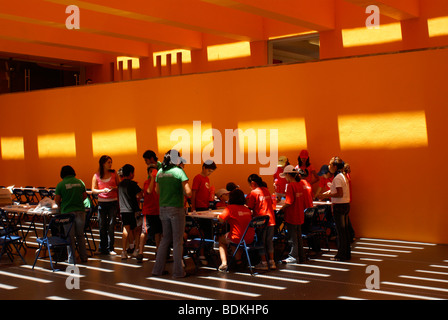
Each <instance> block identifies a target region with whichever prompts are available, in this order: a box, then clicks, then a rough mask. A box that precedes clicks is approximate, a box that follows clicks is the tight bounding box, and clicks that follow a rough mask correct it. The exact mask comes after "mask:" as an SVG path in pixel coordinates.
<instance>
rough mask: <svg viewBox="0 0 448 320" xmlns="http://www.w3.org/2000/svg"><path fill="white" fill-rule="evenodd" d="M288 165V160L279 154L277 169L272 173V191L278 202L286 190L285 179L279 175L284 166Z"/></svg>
mask: <svg viewBox="0 0 448 320" xmlns="http://www.w3.org/2000/svg"><path fill="white" fill-rule="evenodd" d="M287 165H289V160H288V158H287V157H285V156H280V157H279V158H278V164H277V171H276V172H275V174H274V192H275V196H276V197H277V202H280V201H281V200H282V198H283V197H284V196H285V191H286V179H285V178H282V177H280V174H281V173H282V172H283V170H284V169H285V167H286V166H287Z"/></svg>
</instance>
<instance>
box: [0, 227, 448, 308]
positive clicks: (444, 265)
mask: <svg viewBox="0 0 448 320" xmlns="http://www.w3.org/2000/svg"><path fill="white" fill-rule="evenodd" d="M94 232H95V237H96V241H98V230H94ZM33 241H35V239H33V237H32V235H31V234H30V235H29V236H28V238H27V242H28V246H30V248H28V251H27V255H26V261H27V264H23V263H22V261H21V260H20V258H18V257H16V258H15V259H14V261H13V262H12V263H11V262H10V261H9V259H8V258H7V257H6V256H3V257H2V259H1V261H0V299H2V300H46V299H69V300H140V299H143V300H153V304H157V302H154V301H173V302H174V301H177V303H179V301H184V300H189V301H191V300H208V299H211V300H218V301H220V302H223V301H229V300H232V301H234V302H235V301H242V300H244V301H252V302H256V301H265V302H266V303H273V304H274V303H276V302H278V303H280V302H282V303H283V302H285V301H289V305H290V300H352V299H355V300H359V299H368V300H415V299H416V300H426V299H448V246H446V245H435V244H427V243H418V242H402V241H394V240H381V239H368V238H361V239H358V240H357V241H356V242H355V243H353V247H352V248H353V249H352V250H353V252H352V260H351V261H349V262H334V261H330V258H331V257H332V256H333V255H334V254H335V249H334V243H331V245H330V246H331V247H332V248H331V249H330V250H331V251H330V252H326V251H324V252H323V254H322V255H320V256H319V257H318V258H317V259H313V260H310V261H309V262H308V263H306V264H288V265H281V264H279V265H278V268H277V270H274V271H267V272H260V273H259V274H258V275H256V276H251V275H250V274H249V272H248V270H242V271H240V272H235V271H232V272H230V273H220V272H218V271H216V269H214V268H213V267H212V266H206V267H202V268H201V269H200V270H199V272H198V273H197V274H195V275H192V276H189V277H187V278H183V279H176V280H175V279H172V278H171V276H170V275H166V276H162V277H152V276H151V270H152V267H153V265H154V258H155V254H154V251H155V247H154V246H146V249H145V250H146V251H145V252H144V262H143V263H137V261H136V260H135V259H128V260H121V258H120V255H119V254H120V253H121V251H120V250H118V249H117V253H118V255H117V256H109V255H95V256H94V257H92V258H90V259H89V261H88V262H87V263H83V264H77V267H78V268H79V272H80V274H79V276H78V277H76V278H69V277H68V276H69V274H67V273H65V272H64V271H61V272H52V271H51V269H50V264H49V262H48V259H44V260H39V261H38V263H37V265H36V268H35V269H34V270H32V269H31V265H32V263H33V259H34V251H35V249H34V248H33ZM116 241H117V243H118V244H120V243H121V233H120V232H117V233H116ZM59 266H60V267H61V268H62V269H64V268H65V267H66V266H64V265H61V264H60V265H59ZM369 266H376V267H369ZM370 268H373V269H374V270H376V271H375V272H374V273H372V271H371V269H370ZM167 270H168V271H169V272H170V271H171V264H169V263H168V264H167ZM369 270H370V271H369ZM78 280H79V281H78ZM374 280H376V281H374ZM76 284H79V288H76V287H75V288H72V289H69V288H68V287H70V286H72V287H73V286H74V285H76ZM373 284H377V285H378V286H379V288H378V287H376V288H375V287H373V288H370V289H369V288H368V287H370V286H371V285H373ZM67 285H68V286H67ZM164 303H165V302H164ZM280 304H281V303H280Z"/></svg>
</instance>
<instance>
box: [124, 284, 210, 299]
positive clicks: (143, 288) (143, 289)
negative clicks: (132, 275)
mask: <svg viewBox="0 0 448 320" xmlns="http://www.w3.org/2000/svg"><path fill="white" fill-rule="evenodd" d="M117 286H122V287H127V288H131V289H137V290H142V291H148V292H152V293H157V294H164V295H169V296H175V297H178V298H182V299H192V300H213V299H210V298H205V297H200V296H195V295H191V294H186V293H180V292H174V291H167V290H161V289H155V288H150V287H143V286H139V285H135V284H131V283H124V282H119V283H117Z"/></svg>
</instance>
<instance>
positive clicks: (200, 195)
mask: <svg viewBox="0 0 448 320" xmlns="http://www.w3.org/2000/svg"><path fill="white" fill-rule="evenodd" d="M215 170H216V164H215V162H213V161H211V160H207V161H205V162H204V163H203V164H202V171H201V173H200V174H198V175H196V176H195V177H194V179H193V185H192V187H191V191H192V193H191V211H204V210H208V209H209V206H210V179H209V178H208V177H209V176H210V175H211V174H212V173H213V171H215Z"/></svg>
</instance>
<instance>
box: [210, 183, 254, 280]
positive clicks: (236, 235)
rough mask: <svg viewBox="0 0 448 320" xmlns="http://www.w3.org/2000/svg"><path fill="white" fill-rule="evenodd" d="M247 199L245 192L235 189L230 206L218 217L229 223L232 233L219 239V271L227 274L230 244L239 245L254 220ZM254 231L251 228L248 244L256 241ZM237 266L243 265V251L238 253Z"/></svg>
mask: <svg viewBox="0 0 448 320" xmlns="http://www.w3.org/2000/svg"><path fill="white" fill-rule="evenodd" d="M245 204H246V198H245V197H244V192H243V191H241V190H240V189H235V190H233V191H232V192H231V193H230V194H229V204H228V206H227V207H226V208H225V209H224V211H223V212H222V213H221V214H220V215H219V216H218V220H219V221H220V222H225V221H226V222H227V223H228V224H229V226H230V231H229V232H227V233H226V234H224V235H221V236H220V237H219V255H220V257H221V265H220V266H219V268H218V270H219V271H221V272H225V271H226V270H227V249H228V246H229V245H230V242H232V243H234V244H238V243H239V242H240V240H241V238H242V236H243V234H244V231H245V230H246V228H247V226H248V225H249V222H250V221H251V220H252V212H251V211H250V210H249V208H247V207H246V206H245ZM254 235H255V232H254V229H252V228H250V229H249V230H248V231H247V233H246V236H245V237H244V240H245V241H246V242H247V243H252V242H253V241H254ZM236 259H237V264H240V263H241V251H239V252H238V253H237V257H236Z"/></svg>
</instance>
